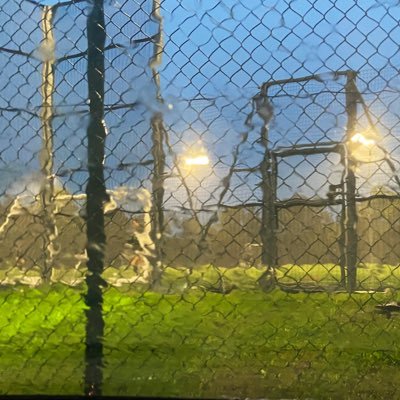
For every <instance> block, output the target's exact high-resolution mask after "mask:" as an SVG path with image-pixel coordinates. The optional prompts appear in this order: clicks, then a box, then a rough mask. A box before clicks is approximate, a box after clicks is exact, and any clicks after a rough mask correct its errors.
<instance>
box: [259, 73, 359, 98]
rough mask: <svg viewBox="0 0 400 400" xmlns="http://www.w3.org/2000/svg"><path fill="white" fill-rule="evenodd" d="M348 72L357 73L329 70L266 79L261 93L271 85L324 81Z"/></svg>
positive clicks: (264, 92) (265, 92)
mask: <svg viewBox="0 0 400 400" xmlns="http://www.w3.org/2000/svg"><path fill="white" fill-rule="evenodd" d="M349 74H357V71H353V70H343V71H331V72H322V73H320V74H313V75H307V76H301V77H299V78H294V77H292V78H286V79H278V80H273V81H267V82H264V83H263V84H262V85H261V93H262V94H264V95H266V94H267V91H268V89H269V88H270V87H272V86H278V85H286V84H288V83H301V82H307V81H312V80H314V81H319V82H324V81H325V80H326V79H328V78H333V79H336V78H338V77H339V76H347V75H349Z"/></svg>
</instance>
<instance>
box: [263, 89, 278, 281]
mask: <svg viewBox="0 0 400 400" xmlns="http://www.w3.org/2000/svg"><path fill="white" fill-rule="evenodd" d="M264 96H265V99H267V96H268V86H265V88H264ZM266 105H268V103H266ZM270 111H271V110H270ZM271 112H272V111H271ZM271 117H272V114H271V115H269V116H268V119H266V118H264V124H263V127H262V130H261V144H262V146H263V150H264V156H263V160H262V161H261V164H260V169H261V177H262V182H261V189H262V198H263V201H262V216H261V229H260V237H261V242H262V254H261V262H262V264H263V265H265V266H267V271H266V273H264V274H263V275H262V276H263V278H268V279H271V278H273V276H274V269H275V265H276V237H275V229H276V207H275V201H276V199H275V198H276V165H275V164H274V166H273V165H272V161H273V160H272V156H271V151H270V149H269V132H268V123H269V119H270V118H271ZM260 283H261V281H260Z"/></svg>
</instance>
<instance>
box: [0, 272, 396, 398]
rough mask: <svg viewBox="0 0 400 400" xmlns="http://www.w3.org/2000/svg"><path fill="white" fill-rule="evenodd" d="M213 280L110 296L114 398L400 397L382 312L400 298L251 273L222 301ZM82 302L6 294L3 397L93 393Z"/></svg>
mask: <svg viewBox="0 0 400 400" xmlns="http://www.w3.org/2000/svg"><path fill="white" fill-rule="evenodd" d="M205 271H206V270H205V269H204V270H203V271H202V272H201V269H200V270H198V271H196V272H194V273H193V274H192V275H191V276H190V277H189V278H188V276H187V275H185V277H184V276H183V275H182V276H181V272H182V271H175V272H172V271H170V273H169V274H168V276H167V277H166V278H165V279H166V280H165V283H164V284H165V286H166V287H168V288H169V289H168V290H165V291H164V292H152V291H143V290H134V289H133V288H129V287H121V288H115V287H109V288H108V289H106V291H105V301H104V318H105V322H106V334H105V338H104V344H105V367H104V394H106V395H117V394H119V395H138V396H139V395H140V396H161V395H162V396H181V397H208V398H210V397H221V398H222V397H243V398H244V397H251V398H261V397H263V398H266V397H268V398H277V399H281V398H317V399H364V398H365V399H378V398H382V399H383V398H385V399H386V398H390V399H395V398H400V388H399V387H398V384H397V382H398V379H399V378H400V368H399V367H400V319H398V317H392V318H391V319H387V318H385V317H384V316H382V315H380V314H377V313H376V312H375V310H374V306H375V305H376V304H379V303H382V302H384V301H387V300H395V299H396V293H395V292H394V291H390V292H389V291H387V292H380V293H373V294H371V293H357V294H352V295H349V294H346V293H336V294H334V293H312V294H310V293H308V294H307V293H299V294H288V293H285V292H282V291H281V290H279V289H276V290H274V291H272V292H270V293H263V292H261V291H259V290H255V289H254V288H251V285H250V283H251V281H253V280H254V276H253V274H255V273H256V272H255V271H252V270H249V271H247V272H246V275H245V276H247V277H248V282H247V283H246V279H245V277H244V276H242V278H241V281H242V282H244V284H243V286H241V288H240V290H239V289H237V290H233V291H232V292H231V293H230V294H228V295H223V294H219V293H211V292H207V291H205V290H203V286H204V283H205V282H208V281H211V282H212V281H213V280H214V278H215V277H218V274H217V275H214V272H215V271H214V272H212V273H211V272H209V273H208V272H205ZM385 271H386V270H385ZM223 272H224V271H223ZM386 272H387V271H386ZM229 273H230V274H232V279H234V278H235V279H236V281H237V282H239V281H240V279H239V272H238V271H236V272H235V271H233V270H232V271H230V272H229ZM292 273H293V274H295V273H297V272H296V270H293V271H292ZM174 274H175V275H174ZM390 275H392V274H390ZM378 278H379V277H378ZM378 278H377V279H378ZM381 278H382V276H381ZM188 280H190V282H191V283H192V284H193V286H194V289H188V290H183V289H184V288H185V285H187V282H188ZM195 283H196V284H195ZM246 285H247V286H246ZM172 287H173V288H175V289H178V288H180V289H181V290H180V291H179V290H176V291H175V290H171V288H172ZM174 291H175V293H174ZM82 293H83V291H82V289H80V288H71V287H68V286H65V285H61V284H54V285H51V286H42V287H40V288H30V287H28V286H22V285H16V286H11V287H3V288H1V289H0V354H1V357H0V376H1V381H0V394H6V393H7V394H21V393H24V394H25V393H48V394H54V393H57V394H80V393H82V390H83V389H82V388H83V371H84V330H85V317H84V303H83V300H82Z"/></svg>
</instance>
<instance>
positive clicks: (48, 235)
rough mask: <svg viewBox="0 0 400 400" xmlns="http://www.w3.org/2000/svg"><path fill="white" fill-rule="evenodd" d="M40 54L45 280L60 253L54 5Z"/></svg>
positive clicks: (46, 17) (45, 14) (45, 20)
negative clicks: (56, 198)
mask: <svg viewBox="0 0 400 400" xmlns="http://www.w3.org/2000/svg"><path fill="white" fill-rule="evenodd" d="M42 32H43V41H42V43H41V54H42V56H43V60H42V61H43V68H42V87H41V93H42V112H41V120H42V132H43V136H42V142H43V146H42V150H41V152H40V166H41V172H42V174H43V182H42V187H41V193H40V195H41V196H40V199H41V203H42V212H43V223H44V229H45V235H44V251H43V270H42V279H43V280H44V281H46V282H47V281H49V280H50V277H51V269H52V266H53V259H54V256H55V255H56V253H57V249H56V248H55V245H54V241H55V239H56V237H57V227H56V220H55V216H54V211H55V205H54V175H53V128H52V120H53V94H54V62H55V55H54V50H55V42H54V34H53V7H51V6H45V7H43V10H42Z"/></svg>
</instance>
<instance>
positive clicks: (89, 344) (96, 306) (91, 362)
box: [85, 0, 107, 396]
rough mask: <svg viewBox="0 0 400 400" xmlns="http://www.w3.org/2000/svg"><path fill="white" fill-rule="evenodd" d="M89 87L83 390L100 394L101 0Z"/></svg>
mask: <svg viewBox="0 0 400 400" xmlns="http://www.w3.org/2000/svg"><path fill="white" fill-rule="evenodd" d="M87 36H88V72H87V77H88V87H89V106H90V121H89V126H88V129H87V139H88V170H89V180H88V185H87V188H86V195H87V253H88V258H89V260H88V263H87V266H88V274H87V276H86V284H87V294H86V298H85V301H86V305H87V310H86V318H87V321H86V352H85V362H86V370H85V394H86V395H87V396H100V395H101V386H102V379H103V372H102V366H103V342H102V341H103V334H104V321H103V313H102V306H103V292H102V286H104V284H105V282H104V281H103V279H102V277H101V274H102V272H103V269H104V248H105V242H106V237H105V232H104V213H103V204H104V202H105V201H106V199H107V194H106V189H105V182H104V171H103V162H104V142H105V137H106V129H105V125H104V44H105V38H106V32H105V22H104V4H103V0H92V9H91V11H90V14H89V16H88V20H87Z"/></svg>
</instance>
